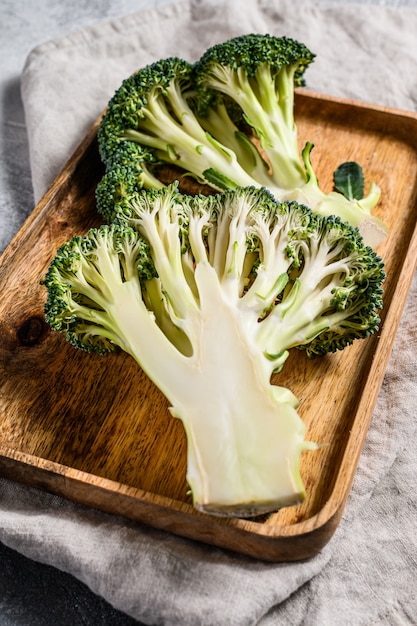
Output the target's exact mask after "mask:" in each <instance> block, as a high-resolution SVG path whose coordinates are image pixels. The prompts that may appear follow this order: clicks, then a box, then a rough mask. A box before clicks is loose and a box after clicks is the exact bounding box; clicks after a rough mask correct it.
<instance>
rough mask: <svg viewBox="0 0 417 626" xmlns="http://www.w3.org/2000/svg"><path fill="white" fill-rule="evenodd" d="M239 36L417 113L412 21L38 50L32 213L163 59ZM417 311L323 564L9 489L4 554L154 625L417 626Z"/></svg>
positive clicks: (248, 27)
mask: <svg viewBox="0 0 417 626" xmlns="http://www.w3.org/2000/svg"><path fill="white" fill-rule="evenodd" d="M246 32H261V33H265V32H269V33H271V34H275V35H288V36H290V37H294V38H298V39H300V40H301V41H303V42H304V43H306V44H307V45H308V46H309V47H310V48H311V49H312V50H313V51H314V52H315V53H316V54H317V58H316V61H315V62H314V64H313V65H312V66H311V67H310V68H309V69H308V71H307V75H306V78H307V86H308V87H309V88H310V89H312V90H314V91H318V92H321V93H325V94H332V95H337V96H341V97H348V98H354V99H360V100H363V101H366V102H370V103H378V104H383V105H388V106H391V107H397V108H401V109H408V110H415V109H416V106H417V45H416V43H417V42H416V33H417V10H415V9H406V8H401V9H399V8H388V7H382V6H381V7H376V6H365V5H363V4H361V5H357V6H354V5H353V6H343V5H340V4H322V3H317V2H314V3H310V2H308V1H303V2H300V1H297V0H276V1H271V0H268V1H266V0H259V1H256V0H245V2H239V1H238V0H229V1H227V2H216V1H214V0H209V1H206V2H199V1H198V0H185V1H184V2H179V3H176V4H175V3H174V4H169V5H165V6H162V7H160V8H158V9H156V10H152V11H150V12H146V13H138V14H134V15H129V16H126V17H122V18H120V19H116V20H113V21H111V22H107V23H100V24H98V25H96V26H94V27H91V28H87V29H84V30H82V31H80V32H76V33H74V34H70V35H69V36H67V37H64V38H61V39H59V40H55V41H51V42H48V43H45V44H43V45H41V46H39V47H37V48H36V49H35V50H33V52H32V53H31V54H30V56H29V58H28V60H27V64H26V66H25V68H24V72H23V76H22V95H23V100H24V105H25V114H26V120H27V127H28V133H29V143H30V155H31V166H32V174H33V185H34V190H35V196H36V198H37V199H39V198H40V197H41V196H42V194H43V193H44V192H45V190H46V189H47V188H48V186H49V185H50V183H51V182H52V180H53V179H54V177H55V175H56V174H57V173H58V172H59V170H60V169H61V168H62V167H63V165H64V163H65V161H66V160H67V158H68V157H69V156H70V154H71V153H72V151H73V150H74V148H75V147H76V146H77V144H78V143H79V142H80V141H81V139H82V138H83V136H84V134H85V132H86V131H87V130H88V128H89V127H90V125H91V124H92V122H93V121H94V120H95V119H96V118H97V116H98V114H99V113H100V112H101V110H102V109H103V107H104V106H105V104H106V103H107V101H108V100H109V98H110V97H111V96H112V94H113V92H114V90H115V89H116V88H117V87H118V86H119V84H120V82H121V80H122V79H123V78H125V77H126V76H127V75H129V74H130V73H131V72H133V71H134V70H135V69H137V68H138V67H140V66H143V65H145V64H147V63H149V62H151V61H154V60H156V59H158V58H161V57H164V56H170V55H178V56H183V57H184V58H187V59H188V60H191V61H192V60H194V59H196V58H197V57H198V56H199V55H200V54H201V52H202V51H203V50H204V49H205V48H206V47H207V46H209V45H212V44H213V43H215V42H217V41H221V40H224V39H226V38H229V37H231V36H234V35H237V34H241V33H246ZM45 85H48V87H47V88H45ZM415 182H416V181H414V180H410V185H414V184H415ZM416 303H417V294H416V288H415V285H414V286H413V288H412V292H411V294H410V297H409V299H408V303H407V307H406V311H405V314H404V317H403V319H402V323H401V327H400V331H399V333H398V336H397V339H396V342H395V346H394V350H393V354H392V357H391V360H390V363H389V367H388V370H387V373H386V376H385V378H384V382H383V386H382V389H381V393H380V396H379V400H378V403H377V406H376V409H375V414H374V418H373V423H372V425H371V428H370V431H369V434H368V438H367V441H366V445H365V448H364V451H363V454H362V457H361V459H360V463H359V467H358V470H357V474H356V478H355V481H354V485H353V488H352V491H351V495H350V498H349V501H348V504H347V506H346V509H345V512H344V516H343V519H342V521H341V523H340V526H339V528H338V530H337V532H336V533H335V535H334V537H333V538H332V540H331V541H330V542H329V544H328V545H327V546H326V547H325V548H324V550H323V551H322V552H321V553H320V554H319V555H317V556H316V557H314V558H312V559H310V560H307V561H305V562H299V563H291V564H285V563H284V564H266V563H262V562H258V561H255V560H252V559H249V558H246V557H241V556H239V555H235V554H230V553H228V552H226V551H223V550H220V549H216V548H212V547H210V546H206V545H203V544H199V543H196V542H192V541H188V540H185V539H181V538H178V537H174V536H172V535H169V534H166V533H163V532H160V531H156V530H154V529H151V528H147V527H145V526H141V525H140V524H135V523H133V522H130V521H127V520H125V519H123V518H122V517H120V518H119V517H116V516H111V515H107V514H104V513H101V512H99V511H95V510H92V509H89V508H87V507H83V506H79V505H76V504H74V503H71V502H68V501H65V500H63V499H61V498H58V497H56V496H53V495H50V494H44V493H42V492H40V491H37V490H35V489H28V488H26V487H23V486H20V485H17V484H14V483H12V482H10V481H6V480H4V479H3V480H2V479H0V520H1V521H0V541H2V542H4V543H5V544H6V545H8V546H10V547H12V548H14V549H16V550H18V551H20V552H21V553H23V554H25V555H26V556H29V557H31V558H33V559H36V560H39V561H41V562H44V563H48V564H51V565H53V566H55V567H57V568H60V569H62V570H64V571H67V572H70V573H71V574H73V575H74V576H76V577H78V578H79V579H81V580H82V581H84V582H85V583H86V584H87V585H88V586H89V587H90V588H91V589H92V590H93V591H94V592H96V593H97V594H100V595H101V596H103V597H104V598H106V599H107V600H108V601H109V602H110V603H111V604H113V605H114V606H115V607H117V608H119V609H121V610H122V611H124V612H125V613H127V614H129V615H131V616H133V617H135V618H136V619H138V620H140V621H141V622H143V623H146V624H152V625H157V624H158V625H159V624H163V625H169V626H232V625H233V626H249V625H255V624H259V625H261V626H270V625H280V626H282V625H288V626H295V625H297V624H300V625H301V624H303V625H304V626H327V625H329V626H338V625H340V626H346V625H352V626H361V625H369V626H370V625H371V624H373V625H375V624H378V625H387V626H388V625H404V624H416V623H417V603H416V597H415V596H416V593H415V592H416V585H415V580H416V567H417V566H416V563H417V541H416V534H417V533H416V531H417V524H416V497H415V488H416V484H417V479H416V467H417V462H416V455H415V450H416V428H415V421H416V420H415V413H416V406H417V367H416V365H417V364H416V340H417V331H416V329H415V319H416Z"/></svg>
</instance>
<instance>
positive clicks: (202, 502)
mask: <svg viewBox="0 0 417 626" xmlns="http://www.w3.org/2000/svg"><path fill="white" fill-rule="evenodd" d="M383 279H384V269H383V264H382V261H381V259H380V258H379V257H378V256H377V255H376V253H375V252H373V251H372V250H371V249H370V248H369V247H366V246H365V245H364V243H363V241H362V238H361V236H360V234H359V232H358V231H357V229H354V228H352V227H351V226H349V225H348V224H346V223H343V222H342V221H340V220H339V219H338V218H334V217H333V218H326V217H322V216H317V215H314V214H313V213H312V211H311V210H310V209H308V208H307V207H305V206H302V205H299V204H297V203H296V202H285V203H278V202H276V200H275V199H274V198H273V196H272V195H271V193H270V192H269V191H267V190H266V189H263V188H253V187H249V188H239V189H236V190H231V191H226V192H224V193H220V194H215V195H211V196H202V195H197V196H194V197H191V196H184V195H182V194H180V193H179V192H178V188H177V185H176V184H173V185H170V186H168V187H165V188H163V189H161V190H149V191H146V190H142V191H138V192H136V193H134V194H132V196H131V197H130V199H127V198H125V199H124V201H123V202H121V203H120V204H119V205H118V208H117V215H116V219H115V221H114V222H113V223H112V224H111V225H105V226H102V227H100V228H98V229H93V230H90V231H89V232H88V233H87V234H86V235H85V236H84V237H75V238H73V239H72V240H71V241H70V242H68V243H66V244H65V245H64V246H63V247H62V248H61V249H60V250H59V251H58V253H57V255H56V258H55V259H54V260H53V261H52V263H51V265H50V268H49V270H48V272H47V275H46V278H45V280H44V283H45V285H46V287H47V290H48V297H47V302H46V305H45V315H46V319H47V321H48V322H49V324H50V325H51V327H52V328H53V329H55V330H57V331H62V332H64V333H66V334H67V338H68V340H69V341H70V342H71V343H72V344H73V345H75V346H77V347H81V348H84V349H85V350H87V351H89V352H92V351H98V352H100V353H101V352H104V351H106V350H113V349H114V347H115V346H118V347H119V348H121V349H122V350H125V351H126V352H128V353H129V354H131V355H132V357H133V358H135V359H136V361H137V362H138V364H139V365H140V366H141V367H142V368H143V370H144V371H145V372H146V373H147V374H148V376H149V377H150V378H151V379H152V380H153V381H154V383H155V384H156V385H157V386H158V387H159V389H160V390H161V391H162V393H164V394H165V396H166V397H167V399H168V401H169V402H170V404H171V413H172V415H173V416H175V417H178V418H180V419H181V420H182V423H183V425H184V429H185V432H186V435H187V442H188V468H187V479H188V482H189V484H190V486H191V490H192V494H193V501H194V505H195V507H196V508H197V509H198V510H201V511H204V512H207V513H211V514H216V515H238V516H251V515H257V514H259V513H264V512H267V511H270V510H276V509H277V508H279V507H281V506H288V505H291V504H296V503H298V502H300V501H302V500H303V498H304V497H305V488H304V484H303V481H302V477H301V475H300V470H299V460H300V455H301V453H302V451H303V450H305V449H311V448H312V447H314V444H311V443H310V442H308V441H305V425H304V423H303V421H302V420H301V418H300V416H299V415H298V413H297V410H296V409H297V404H298V401H297V399H296V398H295V397H294V395H293V394H292V393H291V391H290V390H288V389H286V388H284V387H279V386H277V385H274V384H272V383H271V376H272V373H273V372H276V371H279V370H280V369H281V368H282V367H283V366H284V364H285V360H286V358H287V355H288V351H289V350H290V349H291V348H302V349H304V350H306V352H307V354H308V355H309V356H314V355H317V354H322V353H325V352H332V351H334V350H336V349H344V348H345V347H346V346H347V345H348V344H350V343H352V341H354V340H355V339H361V338H365V337H367V336H369V335H370V334H371V333H373V332H375V331H376V330H377V328H378V324H379V317H378V309H379V308H380V307H381V306H382V282H383Z"/></svg>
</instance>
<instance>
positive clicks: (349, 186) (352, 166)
mask: <svg viewBox="0 0 417 626" xmlns="http://www.w3.org/2000/svg"><path fill="white" fill-rule="evenodd" d="M333 182H334V188H335V190H336V191H338V192H339V193H341V194H343V195H344V196H345V198H347V199H348V200H362V198H363V197H364V188H365V183H364V176H363V170H362V167H361V166H360V165H359V163H356V162H355V161H346V163H342V164H341V165H339V167H338V168H337V169H336V171H335V172H334V174H333Z"/></svg>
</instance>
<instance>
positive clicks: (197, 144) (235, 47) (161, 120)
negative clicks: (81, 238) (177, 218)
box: [97, 34, 387, 247]
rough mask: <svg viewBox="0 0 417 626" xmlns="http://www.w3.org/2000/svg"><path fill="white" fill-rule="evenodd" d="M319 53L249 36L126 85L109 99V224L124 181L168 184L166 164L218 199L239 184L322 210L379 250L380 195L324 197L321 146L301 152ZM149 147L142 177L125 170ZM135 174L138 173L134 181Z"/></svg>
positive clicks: (102, 196)
mask: <svg viewBox="0 0 417 626" xmlns="http://www.w3.org/2000/svg"><path fill="white" fill-rule="evenodd" d="M313 60H314V54H313V53H312V52H311V51H310V50H309V49H308V48H307V47H306V46H305V45H304V44H302V43H299V42H297V41H295V40H293V39H290V38H288V37H272V36H270V35H258V34H248V35H242V36H240V37H235V38H233V39H230V40H228V41H226V42H224V43H220V44H217V45H215V46H213V47H211V48H209V49H208V50H206V52H205V53H204V54H203V55H202V57H201V58H200V59H199V60H198V61H197V62H196V63H194V64H191V63H188V62H187V61H185V60H183V59H179V58H176V57H172V58H167V59H162V60H159V61H157V62H155V63H153V64H151V65H148V66H146V67H144V68H143V69H141V70H139V71H138V72H136V73H135V74H133V75H132V76H130V77H129V78H127V79H126V80H125V81H124V82H123V83H122V85H121V86H120V88H119V89H118V90H117V91H116V93H115V94H114V96H113V98H112V99H111V100H110V101H109V104H108V108H107V111H106V113H105V115H104V116H103V119H102V121H101V124H100V126H99V130H98V140H99V148H100V154H101V157H102V160H103V162H104V163H105V165H106V168H107V169H109V170H110V172H111V173H110V175H109V176H108V177H105V178H104V180H103V181H102V182H101V183H100V186H99V189H98V194H97V203H98V209H99V211H100V212H101V213H102V214H103V216H104V217H105V218H106V219H107V220H108V221H111V219H110V218H109V216H108V212H107V210H108V207H109V205H111V198H112V194H114V193H115V192H116V195H117V193H118V189H119V187H118V180H119V176H120V181H121V182H120V185H121V188H122V190H124V189H125V188H126V181H128V187H129V188H134V187H136V188H140V187H145V188H149V187H156V188H159V187H161V184H167V183H162V182H161V181H162V178H161V166H167V165H169V166H175V167H178V168H179V172H176V173H175V177H176V178H178V179H183V178H184V177H185V178H186V179H187V178H188V180H189V179H190V178H191V179H193V180H196V181H197V182H199V183H200V184H201V185H207V186H208V189H209V190H211V193H216V192H218V191H224V190H229V189H234V188H236V187H238V186H241V187H245V186H254V187H266V188H267V189H269V190H270V191H271V193H272V194H273V195H274V196H275V198H276V199H277V200H278V201H280V202H282V201H287V200H289V201H291V200H296V201H298V202H299V203H302V204H306V205H308V206H309V207H310V208H311V209H312V210H313V211H314V212H317V213H321V214H324V215H337V216H339V217H341V218H342V219H343V220H344V221H348V222H349V223H350V224H351V225H352V226H358V227H360V229H361V232H362V234H363V236H364V238H365V240H366V242H367V243H368V244H369V245H372V246H373V247H375V246H376V245H377V244H378V243H379V242H380V241H381V239H382V238H383V237H384V236H385V235H386V232H387V230H386V228H385V226H384V224H383V223H382V222H381V220H379V219H378V218H376V217H375V216H373V215H372V214H371V212H372V210H373V208H374V207H375V205H376V204H377V202H378V200H379V197H380V189H379V187H378V186H377V185H376V184H375V183H373V182H372V183H371V185H370V191H369V193H368V195H367V196H366V197H364V198H360V199H357V198H346V197H345V196H344V195H343V194H342V193H340V192H339V191H331V192H329V193H324V192H323V191H322V190H321V188H320V186H319V183H318V180H317V177H316V175H315V173H314V169H313V166H312V164H311V159H310V156H311V151H312V149H313V144H312V143H311V142H307V144H306V145H305V147H304V149H303V150H302V151H301V154H300V151H299V146H298V137H297V126H296V123H295V118H294V93H295V89H296V87H299V86H302V85H304V83H305V80H304V73H305V71H306V69H307V67H308V66H309V64H310V63H311V62H312V61H313ZM132 143H136V144H138V145H139V146H140V148H141V150H140V152H141V159H139V160H138V159H136V161H135V163H136V165H135V168H134V172H132V171H129V172H127V171H126V167H125V166H123V168H122V169H121V170H120V163H121V161H123V160H124V158H125V152H126V150H127V151H131V150H132V151H133V150H134V149H133V148H131V147H128V148H126V147H125V145H124V144H128V146H130V145H131V144H132ZM132 174H133V175H132Z"/></svg>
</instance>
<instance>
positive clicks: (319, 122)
mask: <svg viewBox="0 0 417 626" xmlns="http://www.w3.org/2000/svg"><path fill="white" fill-rule="evenodd" d="M295 111H296V121H297V126H298V130H299V137H300V145H303V144H304V142H305V140H307V139H309V140H311V141H313V142H314V143H315V144H316V148H315V149H314V151H313V164H314V166H315V169H316V171H317V173H318V176H319V179H320V181H321V185H322V187H323V188H325V189H326V188H327V189H330V187H331V185H332V172H333V171H334V169H335V168H336V167H337V166H338V165H339V164H340V163H341V162H343V161H345V160H356V161H358V162H360V163H361V164H362V166H363V168H364V172H365V177H366V180H367V181H368V182H369V181H370V180H371V179H374V180H375V181H376V182H377V183H378V184H380V186H381V187H382V189H383V195H382V200H381V202H380V204H379V206H378V210H377V215H379V217H381V218H382V219H383V220H384V221H385V222H386V224H387V225H388V226H389V228H390V234H389V236H388V237H387V239H386V240H385V241H384V242H383V244H382V245H381V246H380V248H379V249H378V251H379V252H380V254H381V255H382V256H383V258H384V260H385V263H386V270H387V280H386V283H385V307H384V311H383V313H382V324H381V331H380V333H379V334H377V335H374V336H373V337H371V338H369V339H368V340H366V341H362V342H357V343H356V344H354V345H353V346H351V347H349V348H348V349H346V350H345V351H344V352H343V353H339V354H334V355H330V356H327V357H324V358H322V359H316V360H314V361H308V360H307V359H306V357H305V355H304V353H301V352H297V351H296V352H294V353H293V354H292V355H291V356H290V360H289V362H287V364H286V367H285V368H284V372H282V374H280V375H279V376H277V377H276V382H277V383H279V384H281V385H286V386H288V387H289V388H290V389H291V390H292V391H293V392H294V393H295V394H296V396H298V398H300V400H301V406H300V409H299V412H300V414H301V416H302V417H303V419H304V420H305V422H306V423H307V426H308V432H307V438H308V439H311V440H313V441H316V442H322V443H327V444H328V445H327V446H324V447H322V448H321V449H320V450H319V451H316V452H305V453H303V457H302V465H301V471H302V476H303V478H304V481H305V484H306V488H307V499H306V501H305V502H304V503H303V504H302V505H301V506H297V507H289V508H286V509H282V510H281V511H279V512H277V513H275V514H273V515H270V516H269V517H268V518H264V519H257V520H252V521H247V520H244V519H232V520H227V519H221V518H220V519H219V518H215V517H210V516H208V515H203V514H200V513H197V512H196V511H194V510H193V508H192V505H191V501H190V498H189V497H188V496H187V486H186V482H185V471H186V442H185V436H184V432H183V429H182V424H181V422H180V421H179V420H175V419H173V418H172V417H170V415H169V414H168V411H167V402H166V400H165V399H164V397H163V396H162V395H161V394H160V392H159V391H158V390H157V389H156V388H155V387H154V385H153V384H152V383H151V382H150V381H149V380H148V379H147V378H146V376H145V375H144V374H143V373H142V372H141V371H140V370H139V369H138V367H137V366H136V364H135V363H134V361H133V359H131V358H130V357H128V356H127V355H125V354H122V353H121V354H117V355H109V356H106V357H100V356H89V355H86V354H84V353H83V352H81V351H78V350H75V349H74V348H72V347H71V346H70V345H69V344H67V343H66V341H65V338H64V337H63V336H62V335H61V334H58V333H52V332H51V331H50V329H49V328H48V327H47V326H46V324H45V321H44V318H43V304H44V301H45V296H46V293H45V289H44V287H41V286H40V284H39V281H40V279H41V278H42V277H43V276H44V274H45V272H46V269H47V267H48V265H49V263H50V261H51V259H52V257H53V256H54V255H55V251H56V249H57V247H58V246H59V245H60V244H61V243H62V242H64V241H65V240H67V239H68V238H70V237H71V236H72V235H73V234H75V233H77V234H81V233H83V232H85V231H86V230H87V229H88V228H89V227H91V226H93V225H97V224H98V223H99V218H98V216H97V214H96V212H95V207H94V189H95V186H96V184H97V182H98V180H99V179H100V177H101V175H102V166H101V164H100V159H99V156H98V151H97V144H96V126H97V125H96V126H95V127H94V128H93V129H92V130H91V132H90V134H89V135H88V137H86V139H85V140H84V142H83V143H82V144H81V145H80V147H79V148H78V150H77V151H76V153H75V154H74V155H73V157H72V158H71V159H70V161H69V162H68V164H67V165H66V167H65V169H64V170H63V172H62V173H61V174H60V175H59V176H58V178H57V180H56V181H55V182H54V184H53V185H52V187H51V189H50V190H49V191H48V192H47V193H46V195H45V197H44V198H43V199H42V200H41V202H40V203H39V205H38V206H37V207H36V208H35V209H34V211H33V213H32V214H31V215H30V217H29V218H28V220H27V221H26V223H25V224H24V226H23V228H22V229H21V230H20V232H19V233H18V234H17V235H16V237H15V238H14V240H13V241H12V242H11V243H10V245H9V246H8V248H7V249H6V251H5V252H4V254H3V256H2V258H1V259H0V290H1V294H2V298H1V303H0V475H2V476H4V477H7V478H9V479H13V480H16V481H20V482H23V483H26V484H27V485H31V486H34V487H38V488H40V489H45V490H47V491H51V492H54V493H56V494H60V495H62V496H65V497H67V498H69V499H71V500H74V501H77V502H81V503H85V504H87V505H90V506H92V507H97V508H98V509H101V510H104V511H108V512H112V513H116V514H120V515H123V516H126V517H128V518H131V519H134V520H138V521H141V522H144V523H146V524H149V525H151V526H154V527H157V528H160V529H164V530H167V531H169V532H172V533H176V534H178V535H182V536H184V537H189V538H191V539H195V540H198V541H202V542H206V543H209V544H213V545H217V546H220V547H223V548H227V549H230V550H233V551H237V552H239V553H241V554H246V555H251V556H253V557H256V558H259V559H264V560H268V561H290V560H297V559H303V558H306V557H310V556H312V555H314V554H316V553H317V552H318V551H320V550H321V548H322V547H323V546H324V545H325V544H326V543H327V542H328V541H329V539H330V538H331V536H332V534H333V532H334V530H335V529H336V527H337V524H338V522H339V520H340V517H341V514H342V511H343V507H344V504H345V501H346V498H347V496H348V493H349V490H350V486H351V482H352V479H353V476H354V472H355V468H356V465H357V461H358V458H359V455H360V453H361V450H362V447H363V444H364V440H365V436H366V433H367V430H368V427H369V424H370V421H371V418H372V413H373V408H374V405H375V402H376V399H377V396H378V392H379V388H380V385H381V383H382V379H383V375H384V371H385V369H386V365H387V362H388V359H389V355H390V352H391V348H392V344H393V341H394V337H395V333H396V331H397V328H398V324H399V321H400V318H401V315H402V311H403V307H404V304H405V300H406V297H407V293H408V290H409V286H410V283H411V279H412V276H413V272H414V269H415V264H416V258H417V233H416V221H417V220H416V217H417V202H416V181H417V115H415V114H411V113H404V112H401V111H396V110H392V109H386V108H382V107H375V106H368V105H366V104H361V103H358V102H353V101H345V100H339V99H336V98H328V97H323V96H321V95H318V94H312V93H309V92H307V91H306V90H300V91H299V92H298V93H297V97H296V110H295Z"/></svg>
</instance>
